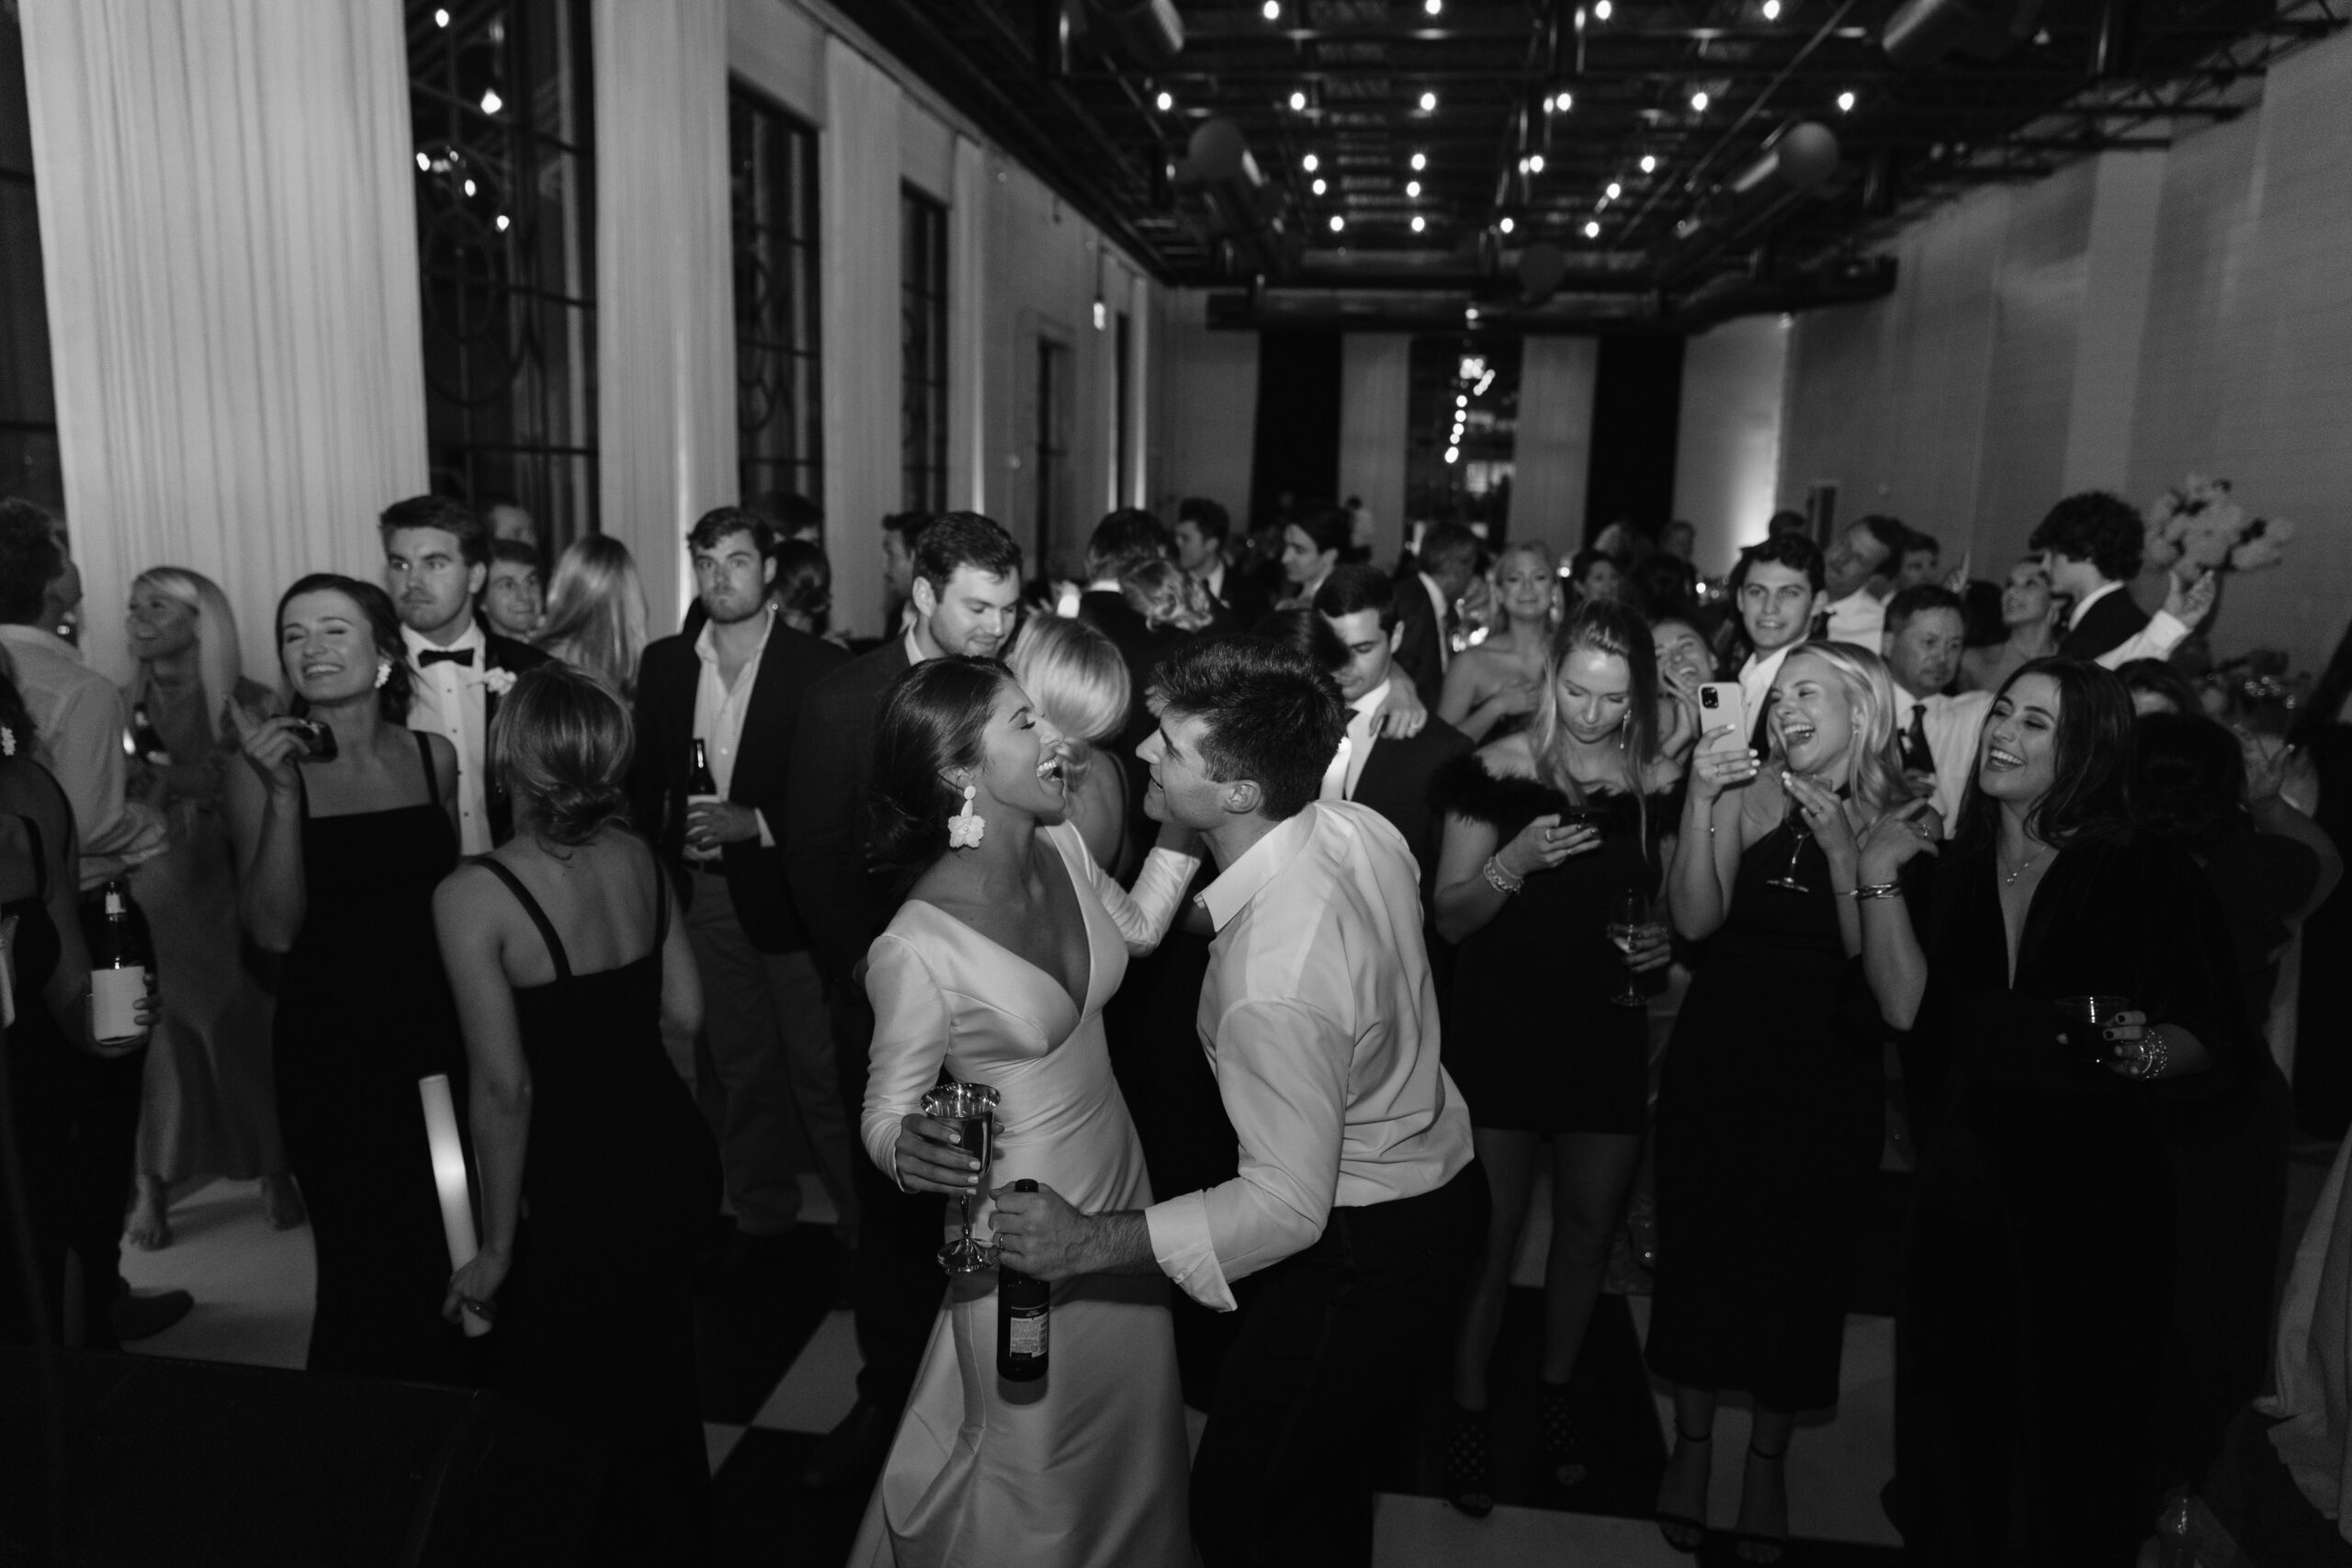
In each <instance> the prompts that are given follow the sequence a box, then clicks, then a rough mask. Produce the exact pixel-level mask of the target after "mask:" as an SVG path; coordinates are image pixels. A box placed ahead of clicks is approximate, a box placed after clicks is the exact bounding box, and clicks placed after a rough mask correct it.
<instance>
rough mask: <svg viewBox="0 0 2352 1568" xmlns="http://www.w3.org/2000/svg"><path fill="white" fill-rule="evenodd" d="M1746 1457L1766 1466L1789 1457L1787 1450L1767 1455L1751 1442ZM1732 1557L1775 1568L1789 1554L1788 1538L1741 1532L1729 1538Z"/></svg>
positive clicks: (1757, 1566) (1762, 1567)
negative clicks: (1757, 1460) (1758, 1460)
mask: <svg viewBox="0 0 2352 1568" xmlns="http://www.w3.org/2000/svg"><path fill="white" fill-rule="evenodd" d="M1747 1457H1748V1458H1749V1459H1760V1460H1762V1461H1764V1462H1765V1463H1766V1464H1779V1463H1781V1461H1784V1460H1786V1459H1787V1458H1788V1457H1789V1450H1786V1449H1782V1450H1781V1451H1780V1452H1779V1453H1776V1454H1768V1453H1766V1452H1765V1451H1764V1450H1762V1449H1759V1448H1758V1447H1757V1446H1756V1445H1755V1444H1754V1443H1753V1442H1750V1443H1749V1444H1748V1445H1747ZM1731 1550H1732V1555H1733V1556H1734V1557H1736V1558H1737V1559H1738V1560H1739V1561H1740V1562H1747V1563H1751V1564H1753V1565H1754V1568H1775V1564H1777V1563H1779V1562H1780V1561H1781V1559H1782V1558H1784V1557H1786V1556H1787V1555H1788V1554H1789V1538H1788V1537H1787V1536H1784V1535H1756V1534H1752V1533H1751V1532H1749V1531H1747V1530H1741V1531H1740V1532H1739V1533H1737V1534H1736V1535H1735V1536H1733V1537H1732V1538H1731Z"/></svg>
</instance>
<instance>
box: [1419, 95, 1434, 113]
mask: <svg viewBox="0 0 2352 1568" xmlns="http://www.w3.org/2000/svg"><path fill="white" fill-rule="evenodd" d="M1421 112H1422V113H1423V114H1435V113H1436V112H1437V95H1436V94H1435V93H1423V94H1422V95H1421Z"/></svg>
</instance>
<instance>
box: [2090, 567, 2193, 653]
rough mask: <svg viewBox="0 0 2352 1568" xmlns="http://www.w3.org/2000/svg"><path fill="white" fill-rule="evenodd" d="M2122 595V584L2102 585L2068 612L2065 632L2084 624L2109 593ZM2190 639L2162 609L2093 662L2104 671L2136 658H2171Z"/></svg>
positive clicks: (2184, 626)
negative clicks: (2091, 611)
mask: <svg viewBox="0 0 2352 1568" xmlns="http://www.w3.org/2000/svg"><path fill="white" fill-rule="evenodd" d="M2120 592H2123V584H2122V583H2120V582H2102V583H2100V584H2099V585H2098V587H2097V588H2094V589H2092V590H2091V591H2090V592H2088V593H2086V594H2084V595H2083V596H2082V598H2081V599H2079V600H2077V601H2076V602H2075V607H2074V608H2073V609H2072V610H2069V611H2068V612H2067V613H2066V629H2067V630H2068V631H2073V630H2074V629H2075V627H2076V626H2080V625H2081V624H2082V620H2083V616H2084V615H2087V614H2088V613H2089V612H2090V607H2091V606H2092V605H2094V604H2098V602H2099V601H2100V600H2102V599H2104V598H2106V597H2107V596H2108V595H2109V594H2110V593H2120ZM2187 641H2188V626H2186V625H2184V624H2183V623H2182V621H2181V619H2180V617H2178V616H2177V615H2174V614H2173V613H2172V612H2171V611H2170V610H2164V609H2159V610H2158V611H2157V612H2156V613H2155V614H2154V615H2150V616H2149V617H2148V624H2147V625H2146V626H2142V627H2141V628H2140V629H2139V630H2138V631H2136V632H2133V633H2132V634H2131V636H2130V637H2125V638H2124V639H2123V640H2122V641H2121V642H2119V643H2117V644H2116V645H2115V646H2114V647H2113V648H2110V649H2108V650H2107V651H2106V652H2105V653H2102V654H2100V655H2099V656H2098V659H2097V660H2094V662H2096V663H2098V665H2100V666H2101V667H2102V668H2104V669H2108V670H2120V669H2121V668H2122V667H2123V666H2124V665H2126V664H2129V663H2131V661H2132V660H2135V659H2170V658H2171V657H2172V650H2173V649H2176V648H2178V647H2179V646H2180V645H2181V644H2182V643H2184V642H2187Z"/></svg>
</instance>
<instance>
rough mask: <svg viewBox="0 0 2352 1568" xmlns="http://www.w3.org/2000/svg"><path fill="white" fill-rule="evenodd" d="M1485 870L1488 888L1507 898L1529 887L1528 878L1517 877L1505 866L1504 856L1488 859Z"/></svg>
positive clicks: (1495, 855)
mask: <svg viewBox="0 0 2352 1568" xmlns="http://www.w3.org/2000/svg"><path fill="white" fill-rule="evenodd" d="M1485 870H1486V873H1487V886H1490V887H1492V888H1493V889H1494V890H1495V891H1496V892H1498V893H1499V894H1501V895H1502V896H1503V897H1506V898H1508V897H1510V896H1511V895H1512V894H1514V893H1516V892H1518V891H1519V890H1520V889H1521V888H1522V887H1524V886H1527V878H1525V877H1523V876H1520V875H1517V874H1514V873H1513V872H1512V871H1511V869H1510V867H1509V866H1507V865H1505V864H1503V860H1502V856H1500V855H1499V854H1492V855H1488V856H1487V864H1486V867H1485Z"/></svg>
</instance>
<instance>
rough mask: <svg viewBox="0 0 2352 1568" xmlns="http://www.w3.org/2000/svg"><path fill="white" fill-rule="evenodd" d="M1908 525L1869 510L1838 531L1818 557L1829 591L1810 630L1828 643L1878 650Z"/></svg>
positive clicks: (1908, 535) (1907, 539) (1900, 567)
mask: <svg viewBox="0 0 2352 1568" xmlns="http://www.w3.org/2000/svg"><path fill="white" fill-rule="evenodd" d="M1910 544H1911V530H1910V529H1908V528H1905V526H1904V525H1902V524H1901V523H1899V522H1897V521H1895V520H1894V518H1892V517H1884V516H1879V515H1876V514H1873V515H1871V516H1869V517H1864V518H1861V519H1860V520H1859V521H1857V522H1856V523H1855V524H1854V525H1853V526H1852V527H1850V528H1849V529H1847V530H1846V531H1845V532H1844V533H1842V534H1840V535H1838V537H1837V538H1836V539H1835V540H1833V541H1832V542H1831V544H1830V546H1829V552H1828V554H1827V555H1826V556H1824V557H1823V558H1822V563H1821V566H1822V575H1823V587H1824V588H1825V589H1826V591H1827V592H1828V595H1829V602H1828V604H1825V605H1823V606H1822V607H1821V613H1822V614H1824V615H1826V616H1827V617H1828V619H1827V620H1826V622H1816V623H1815V626H1814V627H1813V635H1814V636H1815V637H1826V638H1827V639H1828V640H1829V641H1831V642H1850V643H1852V644H1853V645H1854V646H1855V647H1856V648H1867V649H1870V650H1871V652H1873V653H1875V652H1877V651H1878V639H1879V636H1880V634H1881V633H1882V632H1883V631H1884V630H1885V629H1886V601H1887V597H1888V595H1890V594H1892V593H1893V592H1894V579H1895V574H1896V573H1897V572H1899V571H1901V570H1903V552H1904V551H1905V549H1907V548H1909V547H1910Z"/></svg>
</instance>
